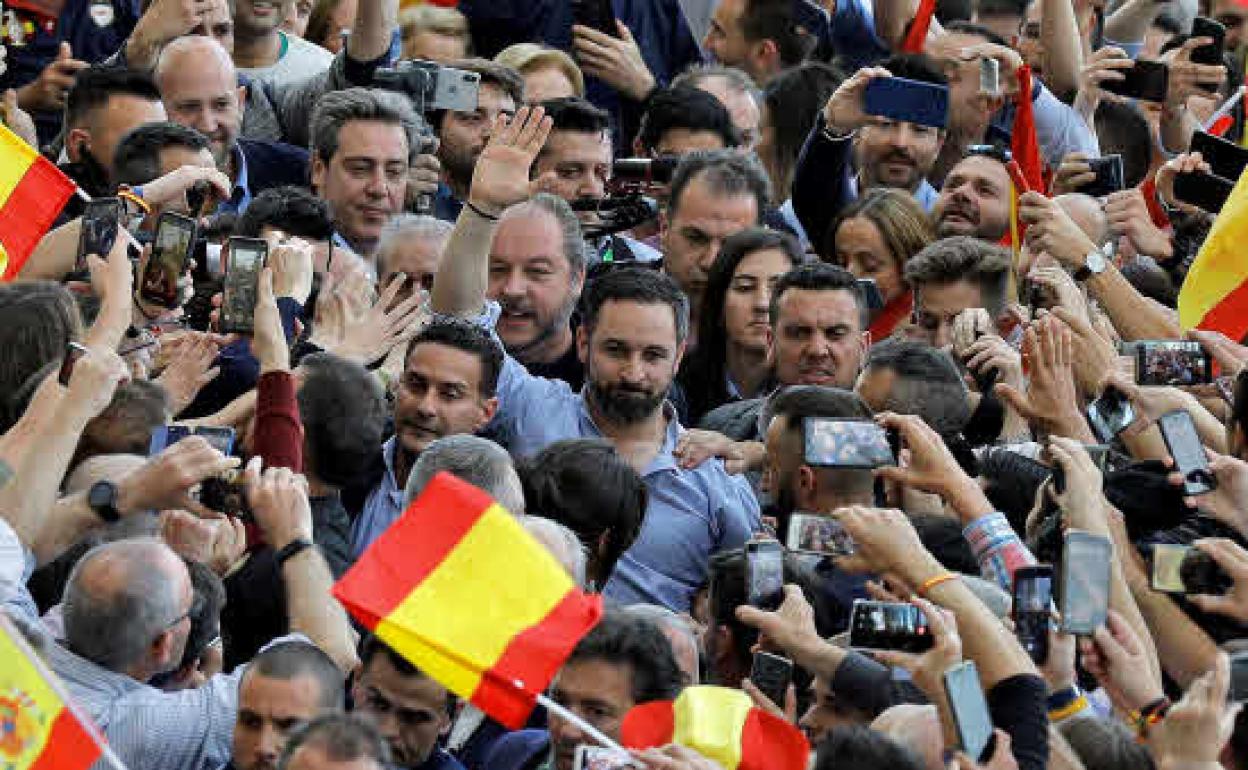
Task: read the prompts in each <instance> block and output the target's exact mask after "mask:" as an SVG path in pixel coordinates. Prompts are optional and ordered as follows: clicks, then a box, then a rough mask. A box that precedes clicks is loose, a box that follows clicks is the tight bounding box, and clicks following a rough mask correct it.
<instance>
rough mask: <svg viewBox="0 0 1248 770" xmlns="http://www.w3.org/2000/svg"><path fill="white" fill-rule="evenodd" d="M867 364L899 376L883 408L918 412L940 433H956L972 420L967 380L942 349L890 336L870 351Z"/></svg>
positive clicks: (903, 412)
mask: <svg viewBox="0 0 1248 770" xmlns="http://www.w3.org/2000/svg"><path fill="white" fill-rule="evenodd" d="M866 367H867V368H868V369H887V370H889V371H892V372H894V373H895V374H896V376H897V380H896V382H894V383H893V386H892V388H890V389H889V393H888V398H887V400H886V401H885V403H884V407H883V409H884V411H889V412H894V413H896V414H916V415H918V416H919V417H921V418H922V419H923V422H925V423H927V424H928V425H930V426H931V428H932V430H934V431H936V432H937V433H941V434H954V433H957V432H958V431H960V430H962V428H963V427H964V426H965V425H966V423H967V422H968V421H969V420H970V419H971V407H970V404H968V403H967V400H966V398H967V387H966V383H965V382H964V381H963V380H962V376H961V375H960V374H959V372H958V367H957V365H956V364H955V363H954V362H953V359H952V358H951V357H950V356H949V354H948V353H946V352H945V351H943V350H937V349H936V348H933V347H932V346H931V345H928V344H926V343H924V342H920V341H918V340H907V339H901V338H892V339H887V340H883V341H881V342H880V343H878V344H876V345H873V346H872V347H871V350H869V351H868V352H867V361H866Z"/></svg>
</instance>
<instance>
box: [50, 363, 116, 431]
mask: <svg viewBox="0 0 1248 770" xmlns="http://www.w3.org/2000/svg"><path fill="white" fill-rule="evenodd" d="M129 378H130V370H129V368H128V367H127V366H126V363H125V362H124V361H123V360H122V359H121V356H119V355H117V353H116V352H114V351H112V350H109V349H105V348H98V347H97V348H91V349H89V350H88V351H87V353H86V354H85V355H83V356H81V357H79V358H78V359H77V361H76V362H75V363H74V364H73V371H72V372H71V373H70V376H69V384H68V388H69V390H68V393H67V394H66V397H65V399H64V400H63V401H62V405H63V408H70V409H73V410H75V412H76V413H78V414H81V415H82V418H83V420H82V421H83V423H84V424H85V423H86V422H87V421H88V420H91V419H93V418H95V417H96V416H98V415H99V414H100V413H101V412H103V411H104V409H105V408H107V407H108V405H109V404H110V403H112V400H113V394H114V393H115V392H116V390H117V386H118V385H120V384H121V383H122V382H124V381H126V380H128V379H129Z"/></svg>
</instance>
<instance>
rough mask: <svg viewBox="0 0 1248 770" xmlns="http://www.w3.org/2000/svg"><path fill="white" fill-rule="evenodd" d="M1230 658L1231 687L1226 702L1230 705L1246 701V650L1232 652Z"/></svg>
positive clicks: (1247, 684)
mask: <svg viewBox="0 0 1248 770" xmlns="http://www.w3.org/2000/svg"><path fill="white" fill-rule="evenodd" d="M1230 658H1231V687H1230V692H1228V693H1227V700H1229V701H1231V702H1232V703H1242V702H1243V701H1248V650H1240V651H1239V652H1232V653H1231V655H1230Z"/></svg>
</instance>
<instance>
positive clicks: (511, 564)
mask: <svg viewBox="0 0 1248 770" xmlns="http://www.w3.org/2000/svg"><path fill="white" fill-rule="evenodd" d="M334 595H335V596H336V597H338V600H339V601H341V602H342V604H343V606H344V607H346V608H347V610H348V611H349V612H350V613H351V614H352V615H353V616H354V617H355V619H356V620H358V621H359V622H360V623H362V624H364V626H366V627H367V628H368V629H369V630H371V631H372V632H373V633H375V634H377V636H378V637H379V638H380V639H381V640H382V641H384V642H385V643H386V644H388V645H389V646H390V647H391V648H393V649H394V650H395V651H396V652H398V653H399V654H400V655H402V656H403V657H404V658H406V659H407V660H409V661H410V662H411V663H412V664H413V665H415V666H416V667H417V668H419V669H420V670H421V671H423V672H424V673H425V674H427V675H428V676H430V677H432V678H434V679H436V680H437V681H439V682H441V683H442V685H443V686H445V687H446V688H447V689H448V690H450V691H451V692H453V693H455V694H456V695H459V696H460V697H462V698H466V699H468V700H469V701H471V702H472V703H473V704H474V705H475V706H477V707H478V708H480V709H481V710H482V711H484V712H485V713H486V714H489V715H490V716H491V717H493V718H494V719H495V720H496V721H498V722H500V723H502V724H503V725H505V726H506V727H508V728H510V729H513V730H516V729H519V728H521V727H523V726H524V723H525V721H526V720H527V719H528V717H529V714H530V712H532V710H533V706H534V704H535V702H536V698H537V696H538V695H539V694H540V693H542V692H543V691H544V690H545V689H546V687H547V685H549V684H550V680H551V679H552V678H553V677H554V675H555V673H556V672H557V671H558V670H559V668H560V666H562V665H563V662H564V660H566V659H567V657H568V655H569V654H571V652H572V649H573V647H575V646H576V644H577V642H579V641H580V639H581V637H583V636H584V635H585V634H586V633H588V631H589V630H590V629H591V628H593V627H594V626H595V625H596V624H597V623H598V620H599V618H601V617H602V598H601V597H599V596H589V595H587V594H585V593H583V592H582V591H581V590H580V589H579V588H577V587H576V585H575V584H574V583H573V582H572V579H571V578H570V577H568V574H567V572H566V571H564V569H563V567H562V566H560V565H559V563H558V562H557V561H555V559H554V557H553V556H551V555H550V553H549V552H548V551H547V550H546V549H545V548H544V547H543V546H542V545H541V544H540V543H538V542H537V541H536V540H534V539H533V537H532V536H531V535H529V534H528V532H526V531H525V529H524V528H523V527H522V526H520V524H519V522H517V521H516V520H515V518H513V517H512V516H511V514H509V513H508V512H507V511H506V510H504V509H503V508H502V506H500V505H498V503H496V502H494V500H493V499H491V498H490V496H489V495H487V494H485V493H484V492H482V491H480V490H478V489H476V488H475V487H473V486H472V485H470V484H468V483H466V482H464V481H461V480H459V479H457V478H455V477H454V476H451V475H450V474H447V473H440V474H438V475H437V476H435V477H434V478H433V480H432V481H431V482H430V483H429V486H428V487H426V488H425V491H424V493H423V494H421V496H420V497H418V498H417V499H416V500H414V501H413V502H412V504H411V506H410V507H409V508H408V509H407V511H405V512H404V513H403V516H402V517H400V518H399V520H398V521H396V522H395V523H394V524H392V525H391V526H390V528H389V529H387V530H386V531H385V532H383V533H382V535H381V537H379V538H377V540H376V541H374V543H373V544H372V545H371V546H370V547H369V548H368V550H366V551H365V552H364V554H363V556H361V557H360V560H359V561H358V562H356V564H355V565H354V566H353V567H352V568H351V569H350V570H348V571H347V574H345V575H343V576H342V579H341V580H339V581H338V583H337V584H336V585H335V586H334Z"/></svg>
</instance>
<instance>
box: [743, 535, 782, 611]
mask: <svg viewBox="0 0 1248 770" xmlns="http://www.w3.org/2000/svg"><path fill="white" fill-rule="evenodd" d="M745 596H746V603H747V604H749V605H751V606H753V607H759V608H761V609H765V610H774V609H776V608H777V607H779V606H780V604H781V602H783V601H784V549H782V548H781V547H780V543H779V542H778V541H776V540H751V541H750V542H748V543H746V544H745Z"/></svg>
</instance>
